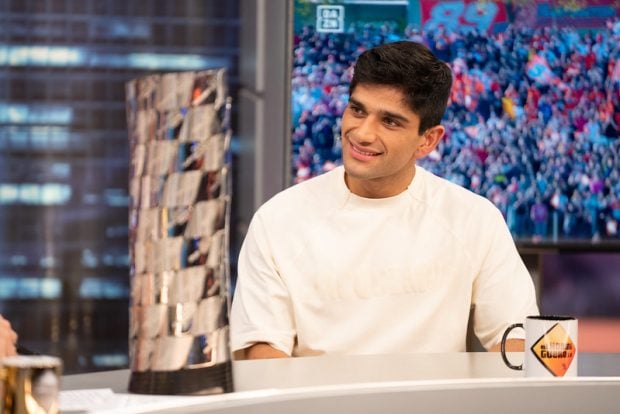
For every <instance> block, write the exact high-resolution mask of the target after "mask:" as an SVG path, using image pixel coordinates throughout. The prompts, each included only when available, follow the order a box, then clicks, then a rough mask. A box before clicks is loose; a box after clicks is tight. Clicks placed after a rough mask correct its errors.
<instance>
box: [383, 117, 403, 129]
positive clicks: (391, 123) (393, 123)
mask: <svg viewBox="0 0 620 414" xmlns="http://www.w3.org/2000/svg"><path fill="white" fill-rule="evenodd" d="M383 122H384V123H385V125H387V126H390V127H396V126H398V125H400V124H399V123H398V122H397V121H395V120H393V119H392V118H385V119H384V120H383Z"/></svg>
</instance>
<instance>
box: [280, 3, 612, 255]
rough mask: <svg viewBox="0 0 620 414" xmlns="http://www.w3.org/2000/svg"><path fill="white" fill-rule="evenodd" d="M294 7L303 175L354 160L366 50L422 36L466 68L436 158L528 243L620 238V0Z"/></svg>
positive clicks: (295, 176)
mask: <svg viewBox="0 0 620 414" xmlns="http://www.w3.org/2000/svg"><path fill="white" fill-rule="evenodd" d="M294 16H295V19H294V46H293V47H294V50H293V69H292V70H293V72H292V80H291V81H292V88H291V91H292V118H291V119H292V134H291V143H292V145H291V147H292V154H291V157H292V158H291V182H292V183H296V182H301V181H303V180H306V179H308V178H310V177H313V176H316V175H318V174H321V173H323V172H325V171H327V170H330V169H331V168H333V167H334V166H336V165H339V164H340V163H341V148H340V142H339V140H338V135H339V134H340V117H341V115H342V112H343V110H344V108H345V106H346V104H347V101H348V93H349V90H348V87H349V81H350V79H351V75H352V64H353V63H354V61H355V59H356V58H357V57H358V56H359V55H360V53H362V52H363V51H364V50H367V49H368V48H370V47H372V46H374V45H377V44H380V43H385V42H391V41H396V40H402V39H409V40H414V41H418V42H421V43H424V44H425V45H427V46H428V47H429V48H430V49H431V50H432V51H433V52H434V53H435V54H436V55H437V56H438V57H440V58H441V59H442V60H444V61H445V62H446V63H447V64H449V65H450V66H451V68H452V71H453V74H454V85H453V90H452V94H451V97H450V103H449V107H448V110H447V112H446V115H445V117H444V120H443V125H445V127H446V136H445V138H444V139H443V140H442V142H441V144H440V145H439V147H438V148H437V150H436V151H435V152H433V153H432V154H431V155H430V156H428V157H427V158H426V159H424V160H422V161H421V162H420V164H421V165H422V166H423V167H425V168H426V169H428V170H430V171H432V172H433V173H435V174H437V175H440V176H442V177H445V178H447V179H449V180H451V181H453V182H456V183H458V184H460V185H462V186H464V187H466V188H468V189H470V190H472V191H474V192H476V193H478V194H481V195H483V196H484V197H487V198H488V199H490V200H491V201H492V202H493V203H494V204H495V205H496V206H497V207H498V208H499V209H500V210H501V211H502V213H503V214H504V217H505V219H506V222H507V224H508V226H509V228H510V231H511V233H512V235H513V236H514V238H515V241H516V242H517V244H519V245H521V246H525V245H531V244H538V245H540V246H545V245H547V246H548V245H550V246H562V245H566V246H569V245H570V246H578V247H584V248H595V249H596V248H597V247H605V246H607V248H609V247H610V246H618V243H619V242H620V229H619V227H620V226H619V224H620V138H619V137H620V46H619V45H620V19H619V16H620V6H619V3H618V2H617V1H613V0H598V1H597V0H592V1H574V0H572V1H569V0H565V1H561V0H554V1H552V0H549V1H469V0H465V1H450V2H442V1H435V0H421V1H390V0H385V1H364V2H360V1H346V0H344V1H340V2H335V1H332V2H320V1H304V0H296V2H295V13H294Z"/></svg>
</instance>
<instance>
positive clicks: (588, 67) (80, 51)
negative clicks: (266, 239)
mask: <svg viewBox="0 0 620 414" xmlns="http://www.w3.org/2000/svg"><path fill="white" fill-rule="evenodd" d="M619 15H620V14H619V5H618V4H617V2H614V1H605V0H592V1H560V0H558V1H518V2H513V1H488V0H486V1H462V2H441V1H430V0H421V1H409V0H404V1H391V0H383V1H355V0H351V1H346V0H342V1H335V0H334V1H301V0H297V1H292V0H290V1H288V0H275V1H274V0H271V1H265V0H262V1H261V0H228V1H218V0H175V1H165V0H146V1H142V2H128V1H122V0H2V1H0V27H1V28H2V29H1V30H0V313H1V314H3V315H4V316H5V317H7V318H8V319H9V320H10V321H11V323H12V324H13V326H14V327H15V329H16V330H17V331H18V333H19V335H20V343H21V345H22V346H25V347H27V348H29V349H31V350H33V351H36V352H41V353H46V354H52V355H57V356H60V357H62V358H63V361H64V364H65V372H67V373H74V372H85V371H95V370H104V369H113V368H123V367H126V366H127V364H128V357H127V334H128V305H129V300H130V298H129V283H130V280H129V257H128V230H127V228H128V225H127V223H128V166H129V160H128V153H129V151H128V142H127V130H126V120H125V101H124V99H125V89H124V87H125V86H124V85H125V82H127V81H128V80H130V79H134V78H137V77H141V76H144V75H147V74H152V73H164V72H178V71H184V70H198V69H204V68H210V67H226V68H228V70H229V83H230V85H229V86H230V93H231V96H232V97H233V126H234V129H235V131H236V133H235V136H234V138H233V144H232V152H233V171H234V195H233V213H232V224H233V228H234V231H233V240H232V243H231V246H232V251H231V257H232V261H233V263H232V267H233V269H232V270H233V275H234V270H235V267H234V259H235V257H236V252H237V251H238V248H239V245H240V243H241V240H242V238H243V235H244V233H245V229H246V228H247V224H248V222H249V219H250V217H251V214H252V212H253V211H254V210H255V209H256V207H257V206H258V205H260V204H262V202H264V201H265V200H266V199H267V198H268V197H270V196H271V195H273V194H274V193H275V192H277V191H279V190H280V189H282V188H284V187H285V186H288V185H291V184H294V183H296V182H300V181H303V180H305V179H308V178H310V177H312V176H315V175H318V174H320V173H322V172H324V171H327V170H329V169H331V168H333V167H334V166H335V165H338V163H339V162H340V153H339V143H338V140H337V139H336V138H337V136H338V134H339V124H338V118H339V116H340V114H341V111H342V109H343V108H344V106H345V105H346V102H347V99H348V81H349V79H350V74H351V69H350V67H351V64H352V62H353V61H354V60H355V58H356V57H357V56H358V55H359V53H361V52H362V51H363V50H365V49H366V48H368V47H371V46H373V45H375V44H379V43H383V42H388V41H394V40H400V39H412V40H418V41H421V42H424V43H425V44H427V45H428V46H429V47H430V48H431V49H432V50H433V51H434V52H435V53H437V54H438V55H439V56H440V57H441V58H442V59H444V60H445V61H446V62H448V63H449V64H450V65H451V66H452V68H453V71H454V72H455V74H456V77H455V88H454V92H453V96H452V101H451V106H450V109H449V110H448V114H447V115H446V119H445V122H446V125H447V128H448V134H447V137H446V140H445V141H444V143H443V144H442V146H441V147H440V148H439V149H438V151H437V152H436V153H435V154H433V155H432V156H431V157H429V159H428V160H426V161H425V164H424V165H425V167H426V168H428V169H430V170H432V171H434V172H435V173H437V174H439V175H443V176H445V177H447V178H449V179H451V180H453V181H455V182H458V183H459V184H461V185H464V186H466V187H468V188H470V189H472V190H473V191H476V192H479V193H480V194H483V195H485V196H486V197H488V198H490V199H491V200H492V201H493V202H495V203H496V204H497V205H498V207H500V209H501V210H502V211H503V213H504V215H505V218H506V220H507V222H508V224H509V226H510V228H511V231H512V232H513V235H514V237H515V241H516V242H517V245H518V246H519V248H520V251H521V253H522V255H523V257H524V260H525V261H526V263H527V264H528V267H529V268H530V271H531V272H532V275H533V276H534V278H535V281H536V283H537V286H538V293H539V300H540V304H541V310H542V311H543V312H547V313H562V314H572V315H575V316H578V317H580V319H581V320H582V321H583V322H584V323H582V324H581V328H580V329H583V333H585V336H584V335H583V334H581V333H580V336H581V337H580V342H581V344H582V345H584V346H586V347H589V348H588V349H590V350H594V351H610V350H611V351H616V352H620V338H618V332H620V324H619V323H618V321H619V320H620V245H619V243H618V242H619V240H620V236H619V233H618V227H617V225H618V222H619V221H620V204H618V198H619V196H620V188H619V185H620V184H619V183H620V179H619V178H620V177H619V174H620V159H619V157H618V153H620V148H619V143H620V140H619V139H618V125H619V123H620V115H619V113H620V104H619V90H620V62H619V55H620V51H619V49H618V44H619V43H620V41H619V40H618V39H619V38H620V23H618V16H619ZM614 223H615V224H614ZM614 335H615V336H614ZM601 338H602V339H601Z"/></svg>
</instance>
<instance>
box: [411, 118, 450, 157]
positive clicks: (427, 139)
mask: <svg viewBox="0 0 620 414" xmlns="http://www.w3.org/2000/svg"><path fill="white" fill-rule="evenodd" d="M445 133H446V129H445V128H444V127H443V125H435V126H434V127H431V128H429V129H427V130H426V131H424V134H422V143H421V144H420V146H419V147H418V150H417V151H416V158H417V159H420V158H424V157H426V156H427V155H428V154H430V153H431V152H433V150H434V149H435V147H437V144H439V141H440V140H441V138H442V137H443V135H444V134H445Z"/></svg>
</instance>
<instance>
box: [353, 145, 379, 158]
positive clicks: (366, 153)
mask: <svg viewBox="0 0 620 414" xmlns="http://www.w3.org/2000/svg"><path fill="white" fill-rule="evenodd" d="M353 149H354V150H355V151H356V152H359V153H360V154H362V155H368V156H375V155H379V154H377V153H374V152H366V151H362V150H361V149H359V148H357V147H356V146H353Z"/></svg>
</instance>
